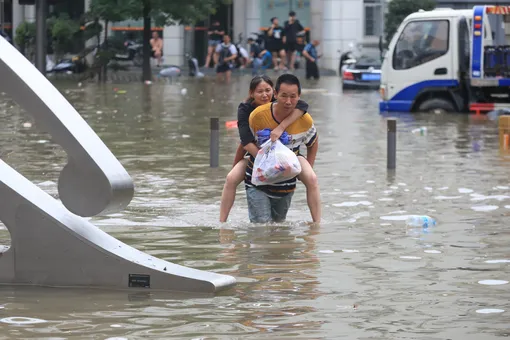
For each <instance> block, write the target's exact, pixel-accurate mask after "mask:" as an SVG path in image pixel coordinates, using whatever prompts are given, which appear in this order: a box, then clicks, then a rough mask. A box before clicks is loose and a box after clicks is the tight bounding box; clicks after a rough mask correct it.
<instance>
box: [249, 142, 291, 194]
mask: <svg viewBox="0 0 510 340" xmlns="http://www.w3.org/2000/svg"><path fill="white" fill-rule="evenodd" d="M300 173H301V164H300V163H299V159H298V158H297V156H296V154H295V153H294V152H292V150H290V149H289V148H288V147H286V146H285V145H283V144H282V142H280V140H276V142H271V140H268V141H267V142H265V143H264V144H262V145H261V148H260V150H259V152H258V153H257V157H255V163H254V164H253V171H252V176H251V182H252V183H253V185H271V184H275V183H279V182H283V181H287V180H289V179H292V178H294V177H296V176H297V175H299V174H300Z"/></svg>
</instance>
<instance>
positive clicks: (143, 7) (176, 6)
mask: <svg viewBox="0 0 510 340" xmlns="http://www.w3.org/2000/svg"><path fill="white" fill-rule="evenodd" d="M127 1H128V2H129V5H128V6H127V10H128V13H129V16H130V17H131V18H133V19H143V22H144V24H143V47H144V49H143V80H151V78H152V73H151V67H150V52H151V48H150V39H151V23H152V22H154V23H155V24H156V25H158V26H166V25H176V24H193V23H196V22H197V21H200V20H204V19H206V18H207V17H208V16H209V15H211V14H214V13H215V12H216V9H217V8H218V7H219V5H221V4H222V3H223V4H229V3H231V0H127Z"/></svg>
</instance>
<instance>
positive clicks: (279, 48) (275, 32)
mask: <svg viewBox="0 0 510 340" xmlns="http://www.w3.org/2000/svg"><path fill="white" fill-rule="evenodd" d="M267 36H268V46H267V47H266V48H267V49H268V50H269V51H270V52H271V53H272V54H273V63H274V69H275V71H277V70H278V68H280V69H282V70H286V69H287V67H285V59H286V56H285V32H284V30H283V27H282V26H280V25H279V24H278V18H276V17H274V18H271V27H269V30H267ZM278 57H280V65H278Z"/></svg>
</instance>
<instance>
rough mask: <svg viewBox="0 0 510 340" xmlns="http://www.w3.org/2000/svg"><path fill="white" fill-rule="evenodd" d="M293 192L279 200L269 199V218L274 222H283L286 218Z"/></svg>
mask: <svg viewBox="0 0 510 340" xmlns="http://www.w3.org/2000/svg"><path fill="white" fill-rule="evenodd" d="M293 195H294V192H291V193H289V194H287V195H286V196H284V197H281V198H271V199H270V200H271V218H272V220H273V221H274V222H283V221H285V219H286V218H287V212H288V211H289V208H290V203H291V202H292V196H293Z"/></svg>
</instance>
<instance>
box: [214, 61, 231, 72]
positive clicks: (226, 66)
mask: <svg viewBox="0 0 510 340" xmlns="http://www.w3.org/2000/svg"><path fill="white" fill-rule="evenodd" d="M227 71H232V67H231V65H230V64H229V63H223V64H219V65H218V66H216V73H225V72H227Z"/></svg>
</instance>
